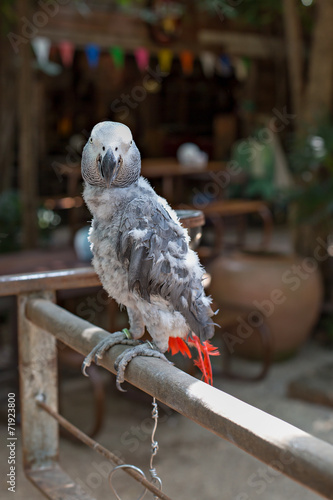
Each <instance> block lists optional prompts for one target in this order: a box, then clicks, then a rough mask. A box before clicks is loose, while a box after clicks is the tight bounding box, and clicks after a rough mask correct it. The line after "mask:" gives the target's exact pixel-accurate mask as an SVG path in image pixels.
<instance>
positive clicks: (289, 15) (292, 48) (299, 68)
mask: <svg viewBox="0 0 333 500" xmlns="http://www.w3.org/2000/svg"><path fill="white" fill-rule="evenodd" d="M283 14H284V26H285V36H286V52H287V63H288V72H289V81H290V90H291V98H292V107H293V111H294V113H295V114H296V115H297V119H298V120H299V119H300V117H301V109H302V93H303V81H302V77H303V43H302V32H301V22H300V18H299V15H298V11H297V5H296V2H295V0H283Z"/></svg>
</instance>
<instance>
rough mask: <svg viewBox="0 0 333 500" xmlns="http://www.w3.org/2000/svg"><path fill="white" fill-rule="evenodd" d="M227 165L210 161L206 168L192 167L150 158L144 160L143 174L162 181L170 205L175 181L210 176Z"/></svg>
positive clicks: (171, 160) (172, 161) (174, 159)
mask: <svg viewBox="0 0 333 500" xmlns="http://www.w3.org/2000/svg"><path fill="white" fill-rule="evenodd" d="M225 167H226V163H225V162H222V161H210V162H208V163H207V165H206V166H205V167H191V166H183V165H181V164H180V163H179V162H178V161H177V160H176V158H149V159H145V160H142V165H141V174H142V175H143V177H146V178H147V179H158V178H161V179H162V196H163V197H164V198H166V200H167V201H168V202H169V203H173V202H174V201H175V200H174V192H175V179H177V178H178V179H180V178H182V177H189V176H193V175H204V176H206V177H207V176H209V174H212V173H214V172H220V171H221V170H224V169H225Z"/></svg>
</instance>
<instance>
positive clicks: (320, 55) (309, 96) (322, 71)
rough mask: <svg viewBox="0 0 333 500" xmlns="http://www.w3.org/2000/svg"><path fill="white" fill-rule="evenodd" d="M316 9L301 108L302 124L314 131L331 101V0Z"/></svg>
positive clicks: (332, 73)
mask: <svg viewBox="0 0 333 500" xmlns="http://www.w3.org/2000/svg"><path fill="white" fill-rule="evenodd" d="M286 1H288V0H286ZM317 9H318V12H317V19H316V22H315V25H314V30H313V40H312V48H311V53H310V63H309V77H308V85H307V88H306V94H305V106H304V118H305V121H306V123H307V124H308V125H310V126H315V127H316V126H317V125H318V124H319V123H320V122H321V120H322V119H323V118H326V117H328V116H329V114H330V112H331V108H332V101H333V29H332V26H333V2H332V0H318V1H317Z"/></svg>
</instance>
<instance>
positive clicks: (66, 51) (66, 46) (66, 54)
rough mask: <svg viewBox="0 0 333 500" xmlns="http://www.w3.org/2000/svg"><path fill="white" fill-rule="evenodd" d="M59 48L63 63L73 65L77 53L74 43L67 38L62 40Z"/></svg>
mask: <svg viewBox="0 0 333 500" xmlns="http://www.w3.org/2000/svg"><path fill="white" fill-rule="evenodd" d="M58 49H59V53H60V58H61V62H62V64H63V65H64V66H66V67H67V68H69V67H70V66H72V64H73V59H74V53H75V47H74V44H73V43H72V42H69V41H67V40H63V41H62V42H59V44H58Z"/></svg>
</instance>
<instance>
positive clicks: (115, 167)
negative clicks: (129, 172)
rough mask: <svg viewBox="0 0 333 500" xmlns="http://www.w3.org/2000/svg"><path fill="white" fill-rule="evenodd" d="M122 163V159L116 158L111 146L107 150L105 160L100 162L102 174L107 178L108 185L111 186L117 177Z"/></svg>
mask: <svg viewBox="0 0 333 500" xmlns="http://www.w3.org/2000/svg"><path fill="white" fill-rule="evenodd" d="M120 164H121V163H120V161H117V160H116V157H115V155H114V154H113V151H112V149H111V148H109V149H108V150H107V152H106V153H105V155H104V158H103V160H102V161H101V162H99V170H100V173H101V176H102V177H103V179H105V181H106V184H107V186H108V187H110V186H111V184H112V182H113V181H114V179H115V178H116V177H117V175H118V171H119V167H120Z"/></svg>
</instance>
